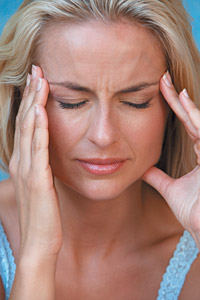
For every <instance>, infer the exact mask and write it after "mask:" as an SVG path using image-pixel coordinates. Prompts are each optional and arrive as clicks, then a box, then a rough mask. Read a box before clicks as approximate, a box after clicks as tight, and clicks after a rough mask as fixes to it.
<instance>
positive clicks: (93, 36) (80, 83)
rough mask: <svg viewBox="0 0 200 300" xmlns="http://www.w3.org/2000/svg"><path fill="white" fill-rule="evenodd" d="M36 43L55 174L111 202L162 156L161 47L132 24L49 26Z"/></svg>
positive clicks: (87, 193) (77, 188)
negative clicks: (46, 90) (47, 87)
mask: <svg viewBox="0 0 200 300" xmlns="http://www.w3.org/2000/svg"><path fill="white" fill-rule="evenodd" d="M41 42H42V43H41V44H40V47H39V48H38V57H39V63H40V65H41V67H42V69H43V72H44V77H45V78H46V79H47V80H48V81H49V84H50V94H49V99H48V102H47V107H46V109H47V113H48V118H49V132H50V145H49V149H50V164H51V167H52V171H53V174H54V175H55V176H56V177H57V178H58V179H59V180H60V181H61V182H63V183H64V184H65V185H66V187H67V188H72V189H73V190H75V191H77V192H78V193H80V194H81V195H83V196H85V197H88V198H90V199H96V200H98V199H110V198H113V197H116V196H118V195H119V194H121V193H122V192H123V191H124V190H126V189H127V188H128V187H130V186H131V185H132V184H133V183H134V182H136V181H137V180H138V179H140V177H141V176H142V175H143V173H144V172H145V171H146V170H147V169H148V168H150V167H151V166H152V165H154V164H155V163H156V162H157V161H158V159H159V157H160V154H161V149H162V142H163V136H164V131H165V124H166V118H167V106H166V104H165V101H164V100H163V98H162V96H161V93H160V91H159V80H160V78H161V76H162V75H163V73H164V72H165V69H166V64H165V58H164V55H163V51H162V49H161V47H160V45H159V42H158V41H157V40H156V38H155V37H154V36H153V35H152V34H151V33H150V32H149V31H147V29H144V28H142V27H140V26H138V25H136V24H135V25H134V24H130V23H128V22H126V23H125V22H123V23H122V22H117V23H111V24H109V25H108V24H107V25H105V24H102V23H99V22H95V21H93V22H88V23H87V22H86V23H82V24H72V25H69V24H66V25H65V24H63V25H62V26H59V25H55V26H51V27H50V28H48V29H46V30H45V31H44V34H43V37H41ZM97 158H98V159H100V160H97ZM105 160H106V161H105Z"/></svg>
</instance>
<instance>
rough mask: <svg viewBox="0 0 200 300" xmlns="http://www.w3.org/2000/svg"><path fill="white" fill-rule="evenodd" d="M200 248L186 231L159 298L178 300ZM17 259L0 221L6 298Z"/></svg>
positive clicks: (0, 272)
mask: <svg viewBox="0 0 200 300" xmlns="http://www.w3.org/2000/svg"><path fill="white" fill-rule="evenodd" d="M198 253H199V249H198V248H197V246H196V244H195V241H194V240H193V238H192V236H191V235H190V234H189V232H187V231H184V234H183V236H182V237H181V239H180V241H179V243H178V245H177V247H176V250H175V251H174V254H173V257H172V258H171V259H170V261H169V265H168V267H167V269H166V272H165V274H164V275H163V280H162V282H161V284H160V289H159V291H158V297H157V300H177V299H178V296H179V294H180V292H181V289H182V287H183V284H184V281H185V278H186V275H187V273H188V271H189V270H190V267H191V265H192V263H193V261H194V260H195V258H196V257H197V254H198ZM15 270H16V265H15V260H14V257H13V254H12V250H11V248H10V244H9V242H8V240H7V237H6V234H5V232H4V229H3V227H2V225H1V222H0V276H1V278H2V281H3V285H4V288H5V293H6V300H8V299H9V295H10V291H11V288H12V284H13V280H14V276H15Z"/></svg>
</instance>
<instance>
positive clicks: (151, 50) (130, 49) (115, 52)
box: [37, 21, 165, 82]
mask: <svg viewBox="0 0 200 300" xmlns="http://www.w3.org/2000/svg"><path fill="white" fill-rule="evenodd" d="M40 42H41V43H40V46H39V48H38V51H37V56H38V58H39V64H40V65H41V67H42V68H43V70H44V73H45V75H46V77H47V79H49V80H54V79H55V77H56V79H57V80H63V79H66V78H65V77H66V74H67V76H68V77H70V78H67V79H70V80H74V79H76V78H79V80H80V81H83V82H84V80H85V76H86V74H87V78H88V80H90V79H91V80H92V79H93V78H94V77H95V78H96V77H100V78H102V80H103V79H104V80H107V79H110V78H111V77H112V78H113V80H119V79H120V80H121V81H123V78H124V80H125V81H127V80H130V78H129V77H131V78H134V79H136V78H137V80H140V77H141V79H142V80H145V79H146V78H144V77H154V78H151V79H155V80H157V79H158V78H157V77H156V76H157V75H156V74H157V73H158V74H160V72H161V70H162V71H164V70H163V66H164V65H165V57H164V53H163V50H162V47H161V45H160V42H159V41H158V39H157V38H156V37H155V36H154V35H153V34H152V33H151V31H150V30H148V29H145V28H144V27H142V26H141V25H138V24H135V23H130V22H128V21H123V22H122V21H118V22H111V23H107V24H105V23H101V22H98V21H90V22H89V21H88V22H84V23H79V24H67V23H63V24H59V25H58V24H56V23H54V24H52V25H51V26H49V27H47V28H45V29H44V31H43V33H42V36H41V40H40ZM160 75H162V74H160ZM155 77H156V78H155Z"/></svg>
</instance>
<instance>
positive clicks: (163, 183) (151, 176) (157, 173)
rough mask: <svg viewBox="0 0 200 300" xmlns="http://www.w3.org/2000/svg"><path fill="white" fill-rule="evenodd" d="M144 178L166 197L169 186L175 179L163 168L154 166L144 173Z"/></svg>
mask: <svg viewBox="0 0 200 300" xmlns="http://www.w3.org/2000/svg"><path fill="white" fill-rule="evenodd" d="M142 180H143V181H145V182H146V183H148V184H149V185H151V186H152V187H153V188H155V189H156V190H157V191H158V192H159V193H160V194H161V195H162V196H163V198H164V199H166V198H167V191H168V186H169V185H170V184H172V183H173V181H174V179H173V178H171V177H170V176H168V175H167V174H166V173H164V172H163V171H162V170H160V169H158V168H156V167H152V168H150V169H149V170H148V171H146V172H145V173H144V175H143V176H142Z"/></svg>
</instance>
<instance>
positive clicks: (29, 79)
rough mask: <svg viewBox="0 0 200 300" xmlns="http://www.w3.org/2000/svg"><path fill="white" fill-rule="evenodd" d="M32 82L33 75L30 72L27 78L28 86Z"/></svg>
mask: <svg viewBox="0 0 200 300" xmlns="http://www.w3.org/2000/svg"><path fill="white" fill-rule="evenodd" d="M30 82H31V75H30V74H28V76H27V79H26V86H29V84H30Z"/></svg>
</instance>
